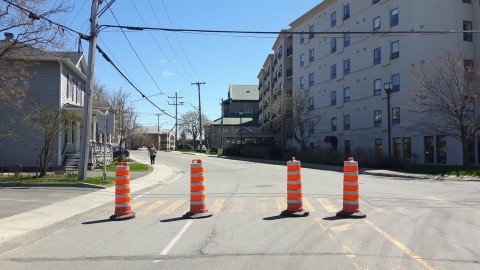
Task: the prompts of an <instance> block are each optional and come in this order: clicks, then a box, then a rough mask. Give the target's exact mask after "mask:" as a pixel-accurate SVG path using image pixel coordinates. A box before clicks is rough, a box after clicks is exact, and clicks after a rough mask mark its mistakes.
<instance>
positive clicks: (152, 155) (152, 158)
mask: <svg viewBox="0 0 480 270" xmlns="http://www.w3.org/2000/svg"><path fill="white" fill-rule="evenodd" d="M148 155H149V156H150V165H153V164H155V157H156V156H157V149H155V147H154V146H153V144H152V145H150V148H148Z"/></svg>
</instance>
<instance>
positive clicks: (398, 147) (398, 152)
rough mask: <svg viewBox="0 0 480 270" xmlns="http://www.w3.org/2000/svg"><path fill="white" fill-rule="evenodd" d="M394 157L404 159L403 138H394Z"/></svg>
mask: <svg viewBox="0 0 480 270" xmlns="http://www.w3.org/2000/svg"><path fill="white" fill-rule="evenodd" d="M392 148H393V149H392V150H393V159H394V160H401V159H402V138H393V145H392Z"/></svg>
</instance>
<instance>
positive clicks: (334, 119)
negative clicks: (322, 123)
mask: <svg viewBox="0 0 480 270" xmlns="http://www.w3.org/2000/svg"><path fill="white" fill-rule="evenodd" d="M330 125H331V127H332V131H337V118H336V117H332V119H331V121H330Z"/></svg>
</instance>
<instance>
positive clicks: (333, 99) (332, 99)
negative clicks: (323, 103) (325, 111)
mask: <svg viewBox="0 0 480 270" xmlns="http://www.w3.org/2000/svg"><path fill="white" fill-rule="evenodd" d="M330 105H337V91H332V92H331V93H330Z"/></svg>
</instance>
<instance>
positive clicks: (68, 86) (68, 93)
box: [67, 74, 72, 98]
mask: <svg viewBox="0 0 480 270" xmlns="http://www.w3.org/2000/svg"><path fill="white" fill-rule="evenodd" d="M71 88H72V82H71V81H70V74H67V98H70V92H71Z"/></svg>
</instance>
